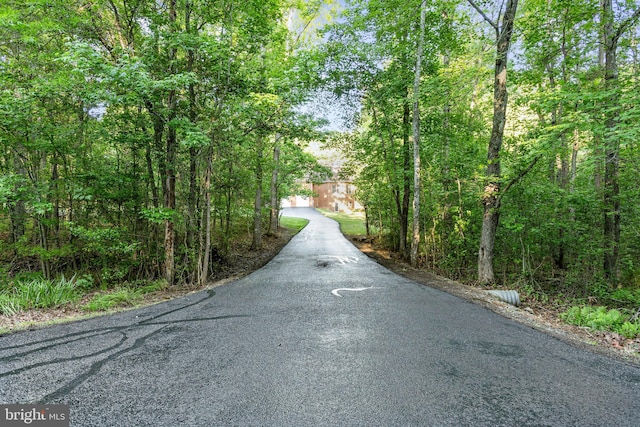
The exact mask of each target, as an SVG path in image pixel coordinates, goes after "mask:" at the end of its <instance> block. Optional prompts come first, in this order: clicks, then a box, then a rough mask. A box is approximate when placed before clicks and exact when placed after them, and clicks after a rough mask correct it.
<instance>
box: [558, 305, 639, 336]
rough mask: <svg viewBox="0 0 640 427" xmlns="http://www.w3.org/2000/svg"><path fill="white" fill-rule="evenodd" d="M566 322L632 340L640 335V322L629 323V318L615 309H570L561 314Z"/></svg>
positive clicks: (591, 307)
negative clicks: (609, 332) (610, 332)
mask: <svg viewBox="0 0 640 427" xmlns="http://www.w3.org/2000/svg"><path fill="white" fill-rule="evenodd" d="M561 317H562V318H563V319H564V320H565V321H566V322H567V323H571V324H574V325H578V326H586V327H589V328H593V329H597V330H608V331H612V332H616V333H619V334H620V335H623V336H625V337H626V338H629V339H633V338H635V337H637V336H638V335H640V321H638V320H637V319H636V320H634V321H630V316H628V315H624V314H622V313H621V312H620V311H619V310H616V309H607V308H606V307H602V306H599V307H593V306H583V307H571V308H570V309H568V310H567V311H566V312H564V313H562V314H561Z"/></svg>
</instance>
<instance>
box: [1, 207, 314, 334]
mask: <svg viewBox="0 0 640 427" xmlns="http://www.w3.org/2000/svg"><path fill="white" fill-rule="evenodd" d="M308 222H309V221H308V220H306V219H304V218H294V217H286V216H282V217H280V229H279V230H280V233H279V234H280V236H278V237H277V238H276V240H275V241H274V244H273V245H270V246H269V247H265V248H264V249H263V250H262V251H252V250H251V249H250V239H251V238H250V236H248V235H247V236H245V239H244V240H245V241H244V243H242V244H238V245H236V249H235V254H236V256H235V257H230V258H229V259H226V260H219V263H220V265H218V268H219V269H220V270H221V272H220V274H219V275H218V276H215V277H214V279H219V278H225V277H226V276H236V275H241V274H246V273H247V272H249V271H251V270H252V269H255V268H258V267H259V266H260V265H261V264H262V263H264V262H265V260H267V259H269V258H270V257H272V256H274V255H275V254H276V253H277V252H278V251H279V250H280V248H281V247H282V246H283V245H284V244H286V243H287V242H288V240H289V238H290V237H291V236H293V235H295V234H296V233H298V232H299V231H300V230H301V229H303V228H304V227H305V226H306V225H307V224H308ZM265 238H267V239H268V237H265ZM254 258H255V259H256V260H257V261H255V262H251V263H249V264H246V260H251V259H254ZM239 259H241V260H243V261H244V263H239V262H238V260H239ZM195 290H198V287H197V286H188V285H186V286H173V287H169V286H168V284H167V282H166V281H165V280H164V279H156V280H150V281H149V280H139V281H133V282H128V281H123V282H120V283H117V284H115V283H111V282H105V281H103V280H99V281H95V280H94V279H93V277H92V276H91V275H84V276H72V277H71V278H69V279H67V278H65V277H64V276H60V277H58V278H56V279H45V278H43V277H42V275H41V274H40V273H39V272H35V273H21V274H19V275H17V276H16V277H13V278H10V277H8V276H7V275H5V276H3V277H2V278H1V279H0V316H5V317H6V318H8V317H11V316H15V315H25V317H26V319H28V320H26V321H25V325H28V324H31V323H34V322H35V323H37V322H38V320H39V318H38V316H37V315H34V316H33V318H30V317H29V316H28V315H27V313H29V312H32V311H35V312H46V311H47V310H51V309H62V310H63V311H64V312H65V313H69V314H70V315H72V316H83V315H88V314H95V313H101V312H109V311H113V310H121V309H126V308H131V307H137V306H141V305H144V304H148V303H150V302H156V301H159V300H162V299H164V298H165V297H167V298H170V297H175V296H179V295H181V294H184V293H188V292H193V291H195ZM9 330H10V328H7V327H6V326H4V327H3V325H1V324H0V333H6V332H8V331H9Z"/></svg>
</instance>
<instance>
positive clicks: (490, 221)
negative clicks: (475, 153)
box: [472, 0, 518, 283]
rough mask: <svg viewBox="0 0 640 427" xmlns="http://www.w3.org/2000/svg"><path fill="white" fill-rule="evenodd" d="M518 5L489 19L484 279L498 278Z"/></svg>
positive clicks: (510, 4)
mask: <svg viewBox="0 0 640 427" xmlns="http://www.w3.org/2000/svg"><path fill="white" fill-rule="evenodd" d="M472 4H473V5H474V3H472ZM517 7H518V0H508V2H507V6H506V9H505V11H504V15H503V17H502V26H501V27H500V26H498V25H497V24H495V23H493V22H491V21H488V22H489V23H491V24H492V26H493V27H494V29H495V30H496V63H495V77H494V85H493V127H492V130H491V139H490V140H489V149H488V152H487V170H486V177H487V184H486V185H485V188H484V194H483V197H482V204H483V207H484V213H483V219H482V231H481V234H480V250H479V251H478V280H479V281H480V283H492V282H495V275H494V273H493V255H494V247H495V239H496V232H497V229H498V221H499V218H500V197H499V195H500V178H501V174H500V149H501V147H502V139H503V135H504V127H505V123H506V115H507V100H508V96H507V57H508V53H509V46H510V43H511V35H512V32H513V24H514V20H515V15H516V9H517Z"/></svg>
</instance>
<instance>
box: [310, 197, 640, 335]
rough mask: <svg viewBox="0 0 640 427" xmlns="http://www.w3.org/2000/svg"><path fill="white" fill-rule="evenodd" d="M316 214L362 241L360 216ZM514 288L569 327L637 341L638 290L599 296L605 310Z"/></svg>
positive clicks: (363, 232)
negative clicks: (607, 332) (573, 326)
mask: <svg viewBox="0 0 640 427" xmlns="http://www.w3.org/2000/svg"><path fill="white" fill-rule="evenodd" d="M317 210H318V211H319V212H320V213H322V214H323V215H325V216H327V217H329V218H332V219H334V220H335V221H336V222H338V224H340V230H341V231H342V233H343V234H344V235H345V236H347V237H348V238H350V239H352V240H356V241H359V242H361V241H362V240H363V238H364V237H366V226H365V219H364V215H363V213H362V212H356V213H352V214H347V213H343V212H334V211H331V210H328V209H317ZM367 240H368V241H370V242H373V244H374V245H375V246H377V247H378V248H384V245H381V244H380V241H379V240H378V239H376V237H375V235H370V236H369V237H368V238H367ZM514 288H515V289H517V290H518V291H519V292H520V294H521V297H522V298H523V302H524V303H525V304H531V305H533V306H545V307H546V308H549V307H552V308H553V311H554V312H555V313H557V315H558V316H559V317H560V318H561V319H562V320H563V321H565V322H567V323H569V324H572V325H576V326H581V327H585V328H591V329H594V330H598V331H609V332H613V333H616V334H619V335H620V336H622V337H624V338H626V339H630V340H632V339H636V338H638V337H640V290H636V291H635V292H632V291H629V290H628V289H618V290H616V291H614V292H611V293H609V292H603V293H602V294H601V297H600V301H601V302H602V303H603V304H606V306H605V305H601V306H593V305H589V304H587V300H586V299H580V298H575V297H570V296H566V295H553V294H545V293H542V292H540V291H538V292H532V290H531V288H530V287H529V286H526V285H525V286H518V285H517V284H515V285H514ZM612 307H615V308H612Z"/></svg>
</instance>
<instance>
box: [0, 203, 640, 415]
mask: <svg viewBox="0 0 640 427" xmlns="http://www.w3.org/2000/svg"><path fill="white" fill-rule="evenodd" d="M286 214H287V215H295V216H303V217H306V218H309V219H310V220H311V222H310V223H309V225H308V226H307V227H306V228H305V229H304V230H303V231H301V232H300V233H299V234H298V235H297V236H296V237H295V238H293V239H292V241H291V242H290V243H289V245H287V246H286V247H285V248H284V249H283V251H282V252H281V253H280V254H279V255H278V256H277V257H276V258H274V259H273V260H272V261H271V262H270V263H269V264H268V265H267V266H265V267H264V268H262V269H261V270H259V271H256V272H255V273H253V274H251V275H249V276H246V277H245V278H243V279H241V280H238V281H235V282H232V283H228V284H226V285H223V286H220V287H217V288H214V289H211V290H209V291H204V292H200V293H197V294H193V295H191V296H188V297H185V298H180V299H176V300H172V301H169V302H166V303H163V304H158V305H154V306H150V307H146V308H142V309H138V310H134V311H129V312H125V313H120V314H115V315H111V316H104V317H100V318H94V319H90V320H85V321H80V322H75V323H70V324H65V325H58V326H53V327H49V328H46V329H42V330H36V331H31V332H22V333H17V334H13V335H9V336H5V337H2V338H0V403H26V402H31V403H34V402H38V403H47V404H52V403H66V404H68V405H69V406H70V410H71V425H72V426H91V427H95V426H183V425H184V426H226V425H237V426H248V425H250V426H253V425H256V426H257V425H260V426H332V425H335V426H448V425H451V426H465V425H468V426H534V425H535V426H547V425H548V426H572V425H575V426H638V425H640V368H638V367H634V366H631V365H627V364H624V363H622V362H618V361H615V360H611V359H608V358H606V357H603V356H600V355H596V354H592V353H590V352H586V351H584V350H581V349H578V348H574V347H572V346H570V345H568V344H566V343H564V342H561V341H559V340H557V339H555V338H552V337H549V336H547V335H544V334H543V333H541V332H539V331H536V330H533V329H530V328H528V327H526V326H523V325H520V324H518V323H515V322H513V321H511V320H508V319H505V318H503V317H501V316H499V315H497V314H495V313H493V312H491V311H489V310H487V309H485V308H482V307H479V306H476V305H473V304H471V303H469V302H467V301H464V300H461V299H458V298H456V297H454V296H451V295H449V294H446V293H443V292H441V291H438V290H435V289H432V288H429V287H426V286H422V285H419V284H417V283H415V282H412V281H410V280H408V279H405V278H402V277H399V276H397V275H395V274H393V273H391V272H390V271H388V270H386V269H384V268H383V267H381V266H379V265H378V264H376V263H375V262H374V261H372V260H370V259H368V258H367V257H366V256H364V255H363V254H362V253H360V252H359V251H358V250H357V249H356V248H355V247H353V246H352V245H351V244H350V243H349V242H348V241H347V240H345V239H344V238H343V237H342V235H341V234H340V232H339V229H338V226H337V224H336V223H335V222H334V221H332V220H330V219H327V218H324V217H322V216H321V215H319V214H317V213H316V212H315V211H313V210H311V209H300V208H299V209H294V210H290V211H288V212H287V213H286Z"/></svg>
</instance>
